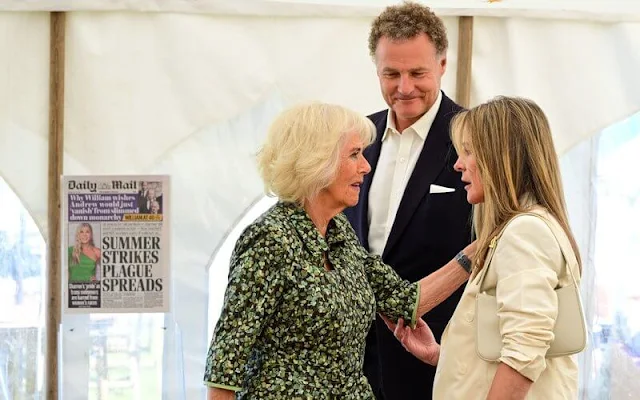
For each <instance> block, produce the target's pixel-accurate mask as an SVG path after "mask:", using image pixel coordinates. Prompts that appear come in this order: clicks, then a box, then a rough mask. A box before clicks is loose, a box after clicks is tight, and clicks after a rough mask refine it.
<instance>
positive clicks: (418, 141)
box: [345, 3, 471, 400]
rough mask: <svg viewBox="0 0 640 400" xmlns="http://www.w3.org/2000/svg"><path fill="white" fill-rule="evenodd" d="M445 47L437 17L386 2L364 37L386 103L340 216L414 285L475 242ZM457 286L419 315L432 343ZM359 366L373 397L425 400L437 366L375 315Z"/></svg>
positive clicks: (450, 309) (412, 6)
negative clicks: (356, 195) (355, 195)
mask: <svg viewBox="0 0 640 400" xmlns="http://www.w3.org/2000/svg"><path fill="white" fill-rule="evenodd" d="M447 45H448V43H447V37H446V30H445V27H444V24H443V22H442V20H441V19H440V18H438V17H437V16H436V15H435V14H434V13H433V12H432V11H431V10H430V9H429V8H428V7H425V6H422V5H419V4H416V3H403V4H401V5H396V6H390V7H388V8H387V9H385V10H384V11H383V12H382V13H381V14H380V15H379V16H378V17H377V18H376V19H375V20H374V22H373V24H372V28H371V32H370V36H369V50H370V53H371V55H372V57H373V59H374V62H375V64H376V69H377V74H378V77H379V81H380V88H381V91H382V94H383V97H384V99H385V101H386V102H387V104H388V105H389V109H388V110H383V111H380V112H378V113H375V114H373V115H370V116H369V118H370V119H371V120H372V121H373V123H374V124H375V125H376V128H377V136H376V140H375V142H374V143H373V144H372V145H371V146H369V147H368V148H367V149H366V150H365V152H364V155H365V157H366V158H367V160H368V161H369V163H370V164H371V173H370V174H368V175H366V176H365V179H364V182H363V184H362V186H361V189H360V201H359V203H358V205H357V206H355V207H352V208H349V209H347V210H345V214H346V216H347V218H348V219H349V221H350V222H351V224H352V226H353V228H354V229H355V231H356V233H357V235H358V238H359V239H360V241H361V242H362V244H363V246H364V247H365V248H367V250H369V251H370V252H372V253H375V254H379V255H381V256H382V259H383V260H384V262H385V263H387V264H389V265H391V266H392V267H393V268H394V269H395V270H396V271H397V272H398V274H399V275H400V276H401V277H402V278H404V279H407V280H410V281H412V282H414V281H417V280H419V279H420V278H422V277H424V276H426V275H428V274H430V273H432V272H434V271H435V270H437V269H438V268H440V267H441V266H443V265H444V264H446V263H447V262H448V261H449V260H451V259H452V258H453V257H454V256H455V255H456V253H457V252H458V251H460V250H461V249H462V248H464V247H465V246H466V245H467V244H468V243H470V242H471V218H470V212H471V206H470V205H469V204H468V203H467V201H466V193H465V190H464V185H463V183H462V182H461V181H460V174H459V173H457V172H455V171H454V169H453V164H454V163H455V161H456V157H457V156H456V153H455V150H454V148H453V146H452V144H451V140H450V135H449V124H450V122H451V118H452V117H453V116H454V115H455V114H456V113H457V112H459V111H460V110H461V109H462V108H461V107H460V106H459V105H457V104H456V103H454V102H453V101H452V100H451V99H449V98H448V97H447V96H446V95H445V94H444V93H443V92H442V91H441V90H440V82H441V77H442V75H443V74H444V72H445V69H446V50H447ZM462 291H463V288H460V289H459V290H458V291H457V292H455V293H454V294H453V295H452V296H451V297H450V298H449V299H447V300H445V301H444V302H443V303H442V304H440V305H439V306H437V307H435V308H434V309H433V310H432V311H430V312H429V313H427V314H426V316H425V317H424V319H425V321H426V322H427V323H428V324H429V326H430V327H431V329H432V331H433V333H434V335H435V337H436V339H437V340H438V341H440V337H441V335H442V332H443V331H444V328H445V326H446V324H447V322H448V321H449V319H450V318H451V316H452V314H453V311H454V309H455V307H456V305H457V303H458V300H459V299H460V296H461V295H462ZM364 372H365V375H366V376H367V378H368V379H369V382H370V383H371V386H372V388H373V390H374V393H375V394H376V397H377V398H378V399H385V400H396V399H397V400H412V399H419V400H424V399H431V396H432V388H433V379H434V376H435V367H432V366H429V365H427V364H425V363H423V362H421V361H420V360H418V359H417V358H415V357H414V356H413V355H411V354H410V353H408V352H407V351H405V350H404V349H403V348H402V346H401V345H400V343H399V342H398V341H397V340H396V339H395V338H394V336H393V334H392V333H391V332H390V331H389V330H388V329H387V327H386V326H385V324H384V322H383V321H382V320H381V319H380V317H377V319H376V321H375V322H374V324H373V325H372V327H371V331H370V333H369V335H368V337H367V348H366V352H365V360H364Z"/></svg>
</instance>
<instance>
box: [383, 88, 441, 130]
mask: <svg viewBox="0 0 640 400" xmlns="http://www.w3.org/2000/svg"><path fill="white" fill-rule="evenodd" d="M440 103H442V91H439V92H438V97H436V101H435V102H434V103H433V105H432V106H431V108H430V109H429V111H427V112H426V113H424V114H423V115H422V117H420V119H419V120H417V121H416V122H414V123H413V125H411V126H410V127H408V128H407V129H412V130H413V131H414V132H415V133H416V134H417V135H418V137H420V139H422V140H425V139H426V138H427V134H428V133H429V130H430V129H431V125H432V124H433V121H435V119H436V115H437V114H438V110H439V109H440ZM390 129H391V130H393V131H396V132H397V129H396V123H395V118H393V111H392V110H391V108H389V110H387V126H386V128H385V130H384V134H383V135H382V141H383V142H384V139H385V138H386V137H387V133H388V132H389V130H390Z"/></svg>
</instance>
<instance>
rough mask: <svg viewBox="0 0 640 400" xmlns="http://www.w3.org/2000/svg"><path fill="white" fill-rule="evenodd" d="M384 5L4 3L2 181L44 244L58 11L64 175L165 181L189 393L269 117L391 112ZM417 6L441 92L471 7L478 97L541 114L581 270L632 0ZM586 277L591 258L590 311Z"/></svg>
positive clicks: (254, 184) (74, 393) (73, 388)
mask: <svg viewBox="0 0 640 400" xmlns="http://www.w3.org/2000/svg"><path fill="white" fill-rule="evenodd" d="M391 3H396V2H393V1H380V0H370V1H367V0H360V1H357V0H342V1H341V0H314V1H312V0H290V1H286V0H281V1H268V0H238V1H232V0H92V1H79V0H30V1H23V0H4V1H2V2H0V32H2V34H0V54H2V57H0V176H1V177H2V178H3V179H4V180H5V181H6V182H7V183H8V184H9V185H10V186H11V188H12V189H13V190H14V191H15V193H16V194H17V195H18V196H19V197H20V199H21V200H22V202H23V205H24V206H25V207H26V208H27V209H28V210H29V212H30V213H31V215H32V217H33V218H34V220H35V221H36V223H37V225H38V227H39V228H40V230H41V232H42V234H43V235H44V236H45V238H46V237H47V233H48V228H47V223H48V220H49V215H50V213H51V212H52V211H51V210H48V199H47V195H46V193H47V187H48V185H50V184H51V182H49V181H48V168H49V166H48V164H49V158H50V154H49V71H50V57H49V55H50V51H49V39H50V13H49V12H50V11H64V12H66V33H65V42H66V48H65V53H66V54H65V75H64V91H65V95H64V112H63V115H64V130H63V132H64V154H63V161H64V167H63V173H64V174H142V173H154V174H155V173H159V174H170V175H171V179H172V193H171V196H172V201H173V204H172V206H171V209H172V214H173V218H174V220H173V222H172V271H173V272H172V275H173V285H174V286H173V288H174V289H173V304H172V307H173V308H172V314H171V315H168V316H166V318H167V319H168V320H170V319H175V322H176V323H177V326H178V327H179V329H180V333H181V336H182V341H181V343H182V348H181V349H180V350H181V354H182V356H181V357H182V360H183V362H184V382H185V383H184V390H185V393H186V398H189V399H192V398H200V397H198V396H199V395H201V394H203V393H204V387H203V385H202V373H203V366H204V359H205V354H206V350H207V345H208V340H209V338H208V337H207V331H208V324H209V322H208V321H207V315H208V314H207V313H208V301H209V296H214V297H216V296H217V297H219V296H220V293H209V285H208V281H209V274H210V273H211V274H214V275H215V276H216V277H217V278H216V279H220V280H224V279H226V271H209V266H210V264H211V260H212V259H213V257H214V256H215V253H216V250H217V249H218V248H219V247H220V246H221V245H222V243H223V240H224V238H225V236H226V235H227V234H228V233H229V232H230V231H231V229H232V228H233V227H234V225H235V224H236V223H237V222H238V221H239V220H240V219H241V217H242V216H243V215H244V214H245V213H246V212H247V210H248V209H249V208H250V206H251V205H252V204H254V203H255V202H256V201H258V200H259V199H260V198H261V197H262V186H261V183H260V181H259V178H258V175H257V173H256V170H255V167H254V164H253V158H252V157H253V154H254V153H255V151H256V149H257V148H258V145H259V143H260V141H261V140H262V138H263V135H264V133H265V129H266V126H267V124H268V123H269V122H270V120H271V119H272V118H273V117H274V115H275V114H276V113H278V112H279V111H280V110H282V109H283V108H284V107H286V106H288V105H291V104H293V103H296V102H300V101H306V100H322V101H328V102H335V103H340V104H343V105H346V106H349V107H352V108H354V109H356V110H358V111H360V112H363V113H369V112H373V111H376V110H379V109H382V108H383V107H384V103H383V101H382V99H381V96H380V94H379V89H378V84H377V79H376V75H375V70H374V66H373V64H372V62H371V60H370V57H369V55H368V51H367V35H368V27H369V24H370V22H371V20H372V18H373V17H374V16H375V15H376V14H377V13H379V12H380V11H381V10H382V8H383V7H384V6H386V5H388V4H391ZM424 3H426V4H428V5H429V6H431V7H432V8H434V9H435V11H436V12H437V13H439V14H440V15H442V16H443V17H444V19H445V22H446V25H447V28H448V33H449V39H450V47H449V51H448V70H447V73H446V75H445V79H444V82H443V86H444V90H445V91H446V92H447V93H448V94H449V95H451V96H455V93H456V72H457V71H456V70H457V63H458V56H457V49H458V44H459V43H458V21H459V19H458V17H459V16H472V17H474V18H473V46H472V52H471V54H472V58H471V59H472V73H471V90H470V105H475V104H478V103H480V102H482V101H485V100H487V99H489V98H491V97H493V96H495V95H499V94H506V95H520V96H525V97H529V98H532V99H534V100H535V101H536V102H538V103H539V104H540V105H541V106H542V108H543V109H544V110H545V112H546V113H547V114H548V116H549V118H550V121H551V124H552V128H553V132H554V135H555V140H556V145H557V148H558V150H559V151H560V153H561V154H562V155H563V160H562V162H563V168H564V171H563V174H564V176H565V186H566V191H567V196H568V201H569V205H570V212H571V219H572V224H573V227H574V229H575V231H576V233H577V236H578V239H579V242H580V245H581V247H582V251H583V253H584V258H585V259H586V260H587V268H589V265H591V263H592V261H593V260H592V259H591V258H592V254H593V248H592V244H593V235H594V233H593V225H594V224H593V221H594V218H595V216H594V215H593V210H594V209H595V207H594V204H593V197H592V196H591V194H592V193H593V190H594V187H593V185H594V180H593V175H592V172H593V166H594V151H595V150H594V146H593V145H592V141H590V138H591V137H593V136H594V135H596V134H598V133H599V132H600V131H601V130H602V129H604V128H605V127H607V126H609V125H611V124H613V123H615V122H617V121H620V120H622V119H624V118H626V117H629V116H631V115H633V114H634V113H636V112H638V111H640V73H639V72H640V2H636V1H614V0H598V1H596V0H591V1H588V0H584V1H580V0H557V1H553V0H539V1H534V0H502V1H494V2H487V1H482V0H448V1H444V0H434V1H431V2H424ZM570 150H571V151H570ZM634 179H637V176H636V177H635V178H634ZM589 276H590V275H589V272H588V270H587V273H586V274H585V280H584V283H583V290H584V291H585V293H586V298H587V301H586V303H585V306H586V307H589V306H590V303H589V301H588V294H589V287H590V286H589V285H590V280H589ZM82 318H84V317H74V318H71V317H68V316H63V317H62V321H61V322H62V323H63V326H65V325H67V326H76V327H80V326H82V324H83V323H85V322H86V319H85V320H83V319H82ZM86 318H88V317H86ZM85 340H87V339H85ZM73 347H74V348H73V349H71V348H70V346H68V345H66V344H65V341H64V340H63V341H61V348H63V349H64V351H63V353H62V354H63V355H64V359H63V362H64V364H65V368H66V369H64V371H65V374H64V375H63V376H62V378H63V379H62V381H61V387H62V389H63V390H64V393H65V396H64V398H65V399H75V398H83V396H86V385H85V387H84V389H83V387H82V385H83V382H86V381H87V380H88V378H87V376H86V375H87V372H86V369H87V368H86V360H85V358H86V357H85V356H83V354H85V353H83V352H86V349H84V348H82V346H81V345H78V346H73ZM166 357H169V356H166ZM172 360H173V361H171V362H174V361H175V362H178V361H176V360H175V359H172ZM165 362H166V363H167V361H166V360H165ZM74 363H76V364H75V365H77V366H78V368H73V365H74ZM584 364H585V365H583V374H587V373H588V364H589V363H584ZM71 371H73V372H71ZM72 373H73V377H70V374H72ZM83 374H84V375H83ZM83 377H84V378H83ZM583 379H584V376H583ZM174 386H175V385H174ZM179 386H181V385H180V384H177V386H176V387H175V388H168V389H166V390H167V393H169V392H171V391H172V390H174V389H175V390H181V389H179V388H178V387H179ZM82 390H84V392H82ZM81 393H85V395H82V394H81ZM167 396H168V397H167V398H175V397H172V396H171V395H170V394H168V395H167ZM84 398H86V397H84Z"/></svg>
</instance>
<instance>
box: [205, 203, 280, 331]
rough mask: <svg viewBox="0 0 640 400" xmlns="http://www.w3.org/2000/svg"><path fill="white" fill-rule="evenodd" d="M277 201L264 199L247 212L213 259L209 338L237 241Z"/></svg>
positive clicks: (210, 276) (219, 308)
mask: <svg viewBox="0 0 640 400" xmlns="http://www.w3.org/2000/svg"><path fill="white" fill-rule="evenodd" d="M275 202H276V199H274V198H272V197H266V196H265V197H263V198H262V199H260V201H258V202H257V203H255V204H254V205H253V206H252V207H251V208H249V209H248V210H247V212H246V213H245V214H244V216H243V217H242V219H241V220H240V222H238V223H237V224H236V226H234V227H233V229H232V230H231V232H230V233H229V235H228V236H227V237H226V239H225V240H224V242H223V243H222V246H220V248H219V249H218V251H217V252H216V254H215V257H214V258H213V262H212V263H211V266H210V267H209V307H208V309H209V316H208V319H209V325H208V326H209V329H208V336H207V337H208V338H211V336H212V335H213V329H214V328H215V326H216V322H218V318H219V317H220V311H221V309H222V302H223V300H224V291H225V289H226V287H227V276H228V274H229V261H230V260H231V253H232V252H233V247H234V246H235V244H236V241H237V240H238V238H239V237H240V235H241V234H242V231H244V229H245V228H246V227H247V226H248V225H249V224H250V223H251V222H253V221H254V220H255V219H256V218H258V217H259V216H260V215H261V214H262V213H264V212H265V211H267V209H268V208H269V207H271V206H272V205H273V204H275Z"/></svg>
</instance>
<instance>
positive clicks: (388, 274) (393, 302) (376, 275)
mask: <svg viewBox="0 0 640 400" xmlns="http://www.w3.org/2000/svg"><path fill="white" fill-rule="evenodd" d="M363 251H364V249H363ZM365 269H366V272H367V279H368V280H369V284H370V285H371V288H372V289H373V293H374V294H375V297H376V310H377V311H378V312H380V313H382V314H384V315H385V316H386V317H388V318H389V319H391V320H393V321H397V320H398V318H403V319H404V320H405V323H406V324H407V325H410V326H415V324H416V317H417V313H418V299H419V297H420V296H419V293H420V284H419V283H418V282H414V283H411V282H409V281H406V280H404V279H402V278H400V276H398V274H397V273H396V271H394V270H393V269H392V268H391V267H390V266H388V265H387V264H385V263H383V262H382V259H381V258H380V256H375V255H370V254H367V255H366V258H365Z"/></svg>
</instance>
